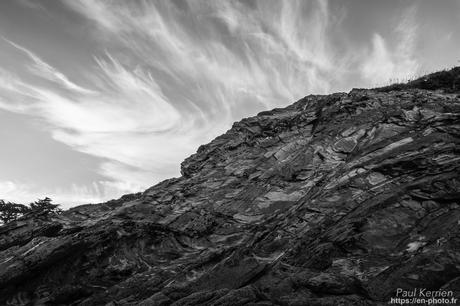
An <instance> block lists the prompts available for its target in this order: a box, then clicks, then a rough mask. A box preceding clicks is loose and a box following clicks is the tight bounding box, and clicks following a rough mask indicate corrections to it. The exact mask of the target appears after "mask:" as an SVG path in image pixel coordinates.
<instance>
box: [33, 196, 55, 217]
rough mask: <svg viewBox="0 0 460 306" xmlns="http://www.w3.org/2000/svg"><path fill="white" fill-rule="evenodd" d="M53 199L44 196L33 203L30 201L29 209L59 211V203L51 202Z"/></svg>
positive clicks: (34, 210) (47, 211)
mask: <svg viewBox="0 0 460 306" xmlns="http://www.w3.org/2000/svg"><path fill="white" fill-rule="evenodd" d="M52 201H53V200H51V199H50V198H48V197H46V198H44V199H41V200H40V199H38V201H35V202H33V203H30V209H31V210H32V211H33V212H45V213H60V212H61V209H60V208H59V204H53V203H51V202H52Z"/></svg>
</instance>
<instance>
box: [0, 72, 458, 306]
mask: <svg viewBox="0 0 460 306" xmlns="http://www.w3.org/2000/svg"><path fill="white" fill-rule="evenodd" d="M459 76H460V68H455V69H453V70H451V71H448V72H441V73H438V74H433V75H429V76H426V77H424V78H422V79H419V80H416V81H413V82H410V83H408V84H404V85H401V84H398V85H393V86H389V87H386V88H380V89H375V90H365V89H355V90H352V91H351V92H350V93H348V94H347V93H337V94H332V95H321V96H320V95H310V96H307V97H305V98H303V99H301V100H299V101H297V102H296V103H294V104H293V105H291V106H288V107H286V108H283V109H274V110H272V111H266V112H262V113H260V114H258V115H257V116H255V117H252V118H247V119H244V120H242V121H240V122H238V123H235V124H234V125H233V127H232V128H231V129H230V130H229V131H228V132H227V133H225V134H224V135H222V136H220V137H217V138H216V139H215V140H213V141H212V142H211V143H209V144H207V145H204V146H201V147H200V148H199V149H198V152H197V153H196V154H194V155H192V156H191V157H189V158H187V159H186V160H185V161H184V162H183V163H182V168H181V169H182V177H180V178H174V179H170V180H167V181H164V182H161V183H160V184H158V185H156V186H154V187H152V188H149V189H148V190H146V191H145V192H143V193H141V194H136V195H131V196H126V197H124V198H121V199H119V200H117V201H110V202H108V203H104V204H98V205H86V206H80V207H76V208H73V209H70V210H68V211H65V212H64V213H62V214H60V215H46V214H43V215H38V216H33V217H31V216H28V217H26V218H23V219H20V220H17V221H14V222H11V223H9V224H7V225H5V226H3V227H0V304H1V305H175V306H178V305H380V304H381V305H384V304H386V302H387V301H388V300H389V298H390V297H392V296H394V292H395V290H396V288H407V289H410V288H415V287H417V288H428V289H439V288H446V289H449V290H453V291H455V292H456V293H457V294H459V293H460V292H459V291H460V287H459V286H460V207H459V204H460V203H459V199H460V169H459V168H460V146H459V142H460V95H459V94H460V92H459V89H460V86H459V85H460V82H459ZM458 297H460V295H459V296H458Z"/></svg>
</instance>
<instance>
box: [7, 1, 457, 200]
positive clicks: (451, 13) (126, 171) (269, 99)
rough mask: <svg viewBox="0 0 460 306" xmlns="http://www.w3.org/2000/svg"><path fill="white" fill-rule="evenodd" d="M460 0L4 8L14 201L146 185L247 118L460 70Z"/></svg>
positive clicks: (109, 193)
mask: <svg viewBox="0 0 460 306" xmlns="http://www.w3.org/2000/svg"><path fill="white" fill-rule="evenodd" d="M459 29H460V0H438V1H431V0H418V1H411V0H404V1H402V0H385V1H382V0H335V1H333V0H330V1H327V0H316V1H315V0H304V1H296V0H284V1H282V0H276V1H275V0H274V1H270V0H261V1H257V0H244V1H243V0H239V1H232V0H221V1H210V0H209V1H201V0H162V1H153V0H152V1H136V0H132V1H121V0H119V1H117V0H112V1H101V0H62V1H46V0H43V1H40V0H2V1H0V143H1V149H0V199H5V200H9V201H16V202H20V203H29V202H31V201H34V200H36V199H37V198H43V197H45V196H48V197H51V198H52V199H53V200H54V202H56V203H61V204H62V205H63V207H64V208H68V207H71V206H74V205H77V204H85V203H98V202H102V201H106V200H109V199H113V198H118V197H120V196H121V195H123V194H126V193H131V192H138V191H142V190H144V189H145V188H148V187H150V186H152V185H154V184H156V183H158V182H160V181H162V180H164V179H168V178H171V177H177V176H179V175H180V163H181V162H182V160H184V159H185V158H186V157H187V156H189V155H191V154H193V153H194V152H196V150H197V148H198V146H199V145H201V144H204V143H207V142H209V141H210V140H212V139H213V138H214V137H216V136H218V135H220V134H222V133H224V132H225V131H226V130H228V129H229V128H230V127H231V125H232V123H233V122H234V121H239V120H241V119H242V118H244V117H248V116H253V115H255V114H256V113H257V112H259V111H262V110H267V109H271V108H275V107H283V106H287V105H289V104H291V103H293V102H295V101H296V100H298V99H300V98H302V97H304V96H306V95H309V94H327V93H333V92H338V91H345V92H347V91H349V90H351V89H352V88H354V87H360V88H363V87H375V86H380V85H387V84H389V83H391V82H394V81H405V80H408V79H411V78H414V77H417V76H420V75H423V74H425V73H427V72H433V71H436V70H440V69H445V68H449V67H453V66H456V65H460V54H459V52H458V50H460V31H459Z"/></svg>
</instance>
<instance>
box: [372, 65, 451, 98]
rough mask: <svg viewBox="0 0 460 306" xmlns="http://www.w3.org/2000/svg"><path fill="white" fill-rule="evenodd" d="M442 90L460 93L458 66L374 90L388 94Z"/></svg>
mask: <svg viewBox="0 0 460 306" xmlns="http://www.w3.org/2000/svg"><path fill="white" fill-rule="evenodd" d="M411 88H417V89H426V90H444V91H446V92H449V93H456V92H460V66H459V67H454V68H452V69H450V70H443V71H438V72H434V73H431V74H427V75H425V76H422V77H420V78H417V79H415V80H412V81H409V82H407V83H397V84H392V85H389V86H384V87H379V88H376V90H378V91H382V92H389V91H393V90H404V89H411Z"/></svg>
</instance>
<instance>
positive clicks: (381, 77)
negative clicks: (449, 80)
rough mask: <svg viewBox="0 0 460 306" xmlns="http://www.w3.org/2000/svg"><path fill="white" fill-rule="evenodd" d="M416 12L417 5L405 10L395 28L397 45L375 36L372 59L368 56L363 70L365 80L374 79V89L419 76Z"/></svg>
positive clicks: (395, 42)
mask: <svg viewBox="0 0 460 306" xmlns="http://www.w3.org/2000/svg"><path fill="white" fill-rule="evenodd" d="M416 12H417V7H416V6H411V7H409V8H407V9H406V10H405V11H403V13H402V14H401V16H400V18H399V22H398V23H397V25H396V27H395V28H394V29H393V31H394V34H395V35H394V42H392V45H393V46H389V42H388V40H385V39H384V38H383V37H382V36H381V34H378V33H375V34H374V35H373V37H372V50H371V53H370V56H369V57H365V61H364V63H363V65H362V70H361V71H362V74H363V76H364V78H366V79H372V80H373V82H374V86H380V85H387V84H389V83H391V82H404V81H407V80H408V79H409V78H414V77H415V76H416V74H417V72H418V69H419V64H418V62H417V59H416V39H417V29H418V26H417V23H416V18H415V17H416ZM392 37H393V36H392Z"/></svg>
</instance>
